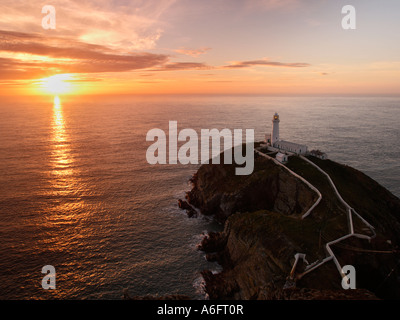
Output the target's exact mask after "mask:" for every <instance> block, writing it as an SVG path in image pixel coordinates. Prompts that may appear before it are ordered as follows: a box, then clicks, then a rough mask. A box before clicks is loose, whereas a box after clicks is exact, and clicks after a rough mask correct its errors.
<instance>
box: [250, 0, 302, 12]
mask: <svg viewBox="0 0 400 320" xmlns="http://www.w3.org/2000/svg"><path fill="white" fill-rule="evenodd" d="M308 1H309V0H308ZM301 2H302V0H245V1H244V4H245V7H246V8H247V9H252V10H267V11H269V10H277V9H296V8H298V6H299V5H300V4H301Z"/></svg>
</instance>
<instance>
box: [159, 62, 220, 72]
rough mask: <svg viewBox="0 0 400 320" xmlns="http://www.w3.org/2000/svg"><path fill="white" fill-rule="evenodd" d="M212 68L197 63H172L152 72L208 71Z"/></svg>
mask: <svg viewBox="0 0 400 320" xmlns="http://www.w3.org/2000/svg"><path fill="white" fill-rule="evenodd" d="M213 68H214V67H212V66H209V65H207V64H205V63H201V62H200V63H199V62H173V63H168V64H165V65H163V66H161V67H159V68H157V69H154V70H153V71H183V70H210V69H213Z"/></svg>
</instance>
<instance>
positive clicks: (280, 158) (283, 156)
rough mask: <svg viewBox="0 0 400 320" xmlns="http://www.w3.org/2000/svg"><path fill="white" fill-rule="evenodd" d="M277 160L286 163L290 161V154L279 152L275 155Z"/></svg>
mask: <svg viewBox="0 0 400 320" xmlns="http://www.w3.org/2000/svg"><path fill="white" fill-rule="evenodd" d="M275 158H276V160H278V161H279V162H281V163H286V162H288V155H287V154H285V153H280V152H278V153H277V154H276V156H275Z"/></svg>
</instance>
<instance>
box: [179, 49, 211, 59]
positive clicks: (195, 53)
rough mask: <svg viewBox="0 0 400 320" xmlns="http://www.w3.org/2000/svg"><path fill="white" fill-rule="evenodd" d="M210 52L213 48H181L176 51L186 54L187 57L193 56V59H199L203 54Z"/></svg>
mask: <svg viewBox="0 0 400 320" xmlns="http://www.w3.org/2000/svg"><path fill="white" fill-rule="evenodd" d="M208 50H211V48H208V47H201V48H199V49H185V48H180V49H176V50H175V52H177V53H180V54H184V55H187V56H191V57H198V56H199V55H201V54H205V53H206V52H207V51H208Z"/></svg>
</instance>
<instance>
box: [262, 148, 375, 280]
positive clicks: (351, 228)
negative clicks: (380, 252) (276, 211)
mask: <svg viewBox="0 0 400 320" xmlns="http://www.w3.org/2000/svg"><path fill="white" fill-rule="evenodd" d="M255 152H256V153H257V154H259V155H261V156H263V157H265V158H267V159H269V160H272V161H274V162H275V163H276V164H278V165H280V166H282V167H284V168H285V169H286V170H287V171H289V172H290V173H291V174H292V175H294V176H295V177H296V178H298V179H300V180H301V181H303V182H304V183H305V184H307V185H308V186H309V187H310V188H311V189H312V190H314V191H315V192H316V193H317V194H318V199H317V201H316V202H315V203H314V204H313V205H312V206H311V207H310V208H309V209H308V210H307V212H306V213H305V214H303V215H302V219H304V218H306V217H307V216H308V215H310V213H311V212H312V210H313V209H314V208H315V207H316V206H317V205H318V204H319V203H320V201H321V199H322V195H321V192H320V191H319V190H318V189H317V188H315V187H314V186H313V185H312V184H311V183H309V182H308V181H307V180H306V179H304V178H303V177H301V176H300V175H298V174H297V173H295V172H293V171H292V170H290V169H289V168H288V167H286V166H285V165H284V164H283V163H281V162H279V161H278V160H276V159H275V158H272V157H270V156H268V155H266V154H265V153H262V152H260V151H258V150H255ZM300 158H301V159H303V160H304V161H306V162H308V163H309V164H311V165H312V166H314V167H315V168H317V169H318V170H319V171H320V172H321V173H322V174H324V175H325V176H326V178H327V179H328V181H329V183H330V185H331V186H332V188H333V190H334V191H335V194H336V196H337V198H338V199H339V201H340V202H341V203H342V204H343V205H344V206H345V208H346V209H347V215H348V225H349V233H348V234H346V235H344V236H342V237H340V238H338V239H336V240H333V241H330V242H328V243H327V244H326V245H325V248H326V251H327V253H328V256H327V257H326V258H324V259H323V260H321V261H315V262H313V263H312V264H308V262H307V260H305V254H303V253H296V255H295V262H294V264H293V267H292V271H291V272H290V279H291V280H293V279H294V274H295V269H296V265H297V262H298V260H299V259H302V260H303V261H305V262H306V263H307V267H306V269H305V271H304V272H303V273H302V274H299V275H297V279H300V278H301V277H303V276H304V275H306V274H307V273H309V272H311V271H313V270H315V269H316V268H318V267H320V266H321V265H323V264H324V263H325V262H328V261H330V260H333V262H334V263H335V265H336V267H337V269H338V271H339V274H340V275H341V276H342V278H345V277H346V275H345V274H344V273H343V271H342V267H341V265H340V263H339V261H338V259H337V258H336V256H335V254H334V253H333V251H332V249H331V246H332V245H334V244H336V243H338V242H341V241H343V240H345V239H348V238H351V237H356V238H360V239H366V240H368V241H370V240H371V239H373V238H374V237H375V236H376V233H375V228H374V227H373V226H372V225H371V224H370V223H368V222H367V221H366V220H365V219H364V218H363V217H361V215H359V214H358V213H357V212H356V211H355V210H354V209H353V208H352V207H351V206H350V205H349V204H348V203H347V202H346V201H344V199H343V198H342V196H341V195H340V193H339V191H338V190H337V188H336V186H335V184H334V183H333V181H332V179H331V177H330V176H329V174H327V173H326V172H325V171H324V170H322V169H321V168H320V167H319V166H317V165H316V164H315V163H314V162H312V161H311V160H309V159H307V158H306V157H303V156H300ZM353 214H354V215H356V216H357V217H358V218H359V219H360V220H361V221H362V222H363V223H364V224H365V225H366V226H367V227H368V228H369V229H370V230H371V232H372V236H367V235H364V234H358V233H355V232H354V225H353Z"/></svg>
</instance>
